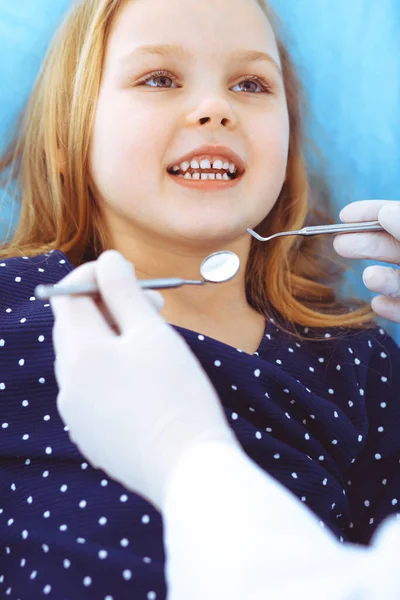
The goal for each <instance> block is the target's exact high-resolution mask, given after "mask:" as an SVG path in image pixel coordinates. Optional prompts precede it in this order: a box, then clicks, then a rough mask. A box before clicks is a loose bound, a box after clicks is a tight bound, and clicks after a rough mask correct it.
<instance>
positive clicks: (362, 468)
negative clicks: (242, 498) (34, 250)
mask: <svg viewBox="0 0 400 600" xmlns="http://www.w3.org/2000/svg"><path fill="white" fill-rule="evenodd" d="M0 266H1V267H2V268H0V290H1V293H0V436H1V441H2V443H1V444H0V452H1V458H0V460H1V463H0V469H1V484H2V493H1V496H0V556H2V560H1V561H0V597H3V596H4V597H10V598H21V599H25V598H41V597H42V596H48V597H49V598H60V599H61V598H63V599H65V600H68V599H74V600H80V599H88V600H92V599H93V600H95V599H96V600H100V599H101V600H103V599H104V600H118V599H123V598H127V597H129V598H135V599H137V600H165V598H166V586H165V580H164V550H163V540H162V522H161V518H160V515H159V514H158V513H157V511H155V510H154V508H153V507H152V506H151V505H150V504H148V503H147V502H145V501H144V500H143V499H141V498H140V497H138V496H136V495H135V494H133V493H131V492H128V491H127V490H126V489H124V488H123V486H121V485H119V484H117V483H116V482H114V481H113V480H111V479H108V478H107V477H105V474H104V473H103V472H101V471H99V470H95V469H93V468H92V467H91V466H90V465H88V463H87V462H86V461H85V459H84V458H83V457H82V456H81V455H80V453H79V452H78V450H77V448H76V447H75V446H74V445H72V444H71V443H70V441H69V438H68V428H67V427H65V426H64V424H63V423H62V422H61V420H60V418H59V416H58V413H57V408H56V402H55V401H56V396H57V386H56V382H55V378H54V372H53V362H54V351H53V348H52V326H53V316H52V311H51V308H50V305H49V304H48V303H44V302H42V301H38V300H36V299H35V297H34V296H33V291H34V289H35V286H36V285H38V284H39V283H56V282H57V281H59V280H60V279H62V278H63V277H64V276H65V275H66V274H67V273H68V272H69V271H70V270H71V269H72V268H73V266H72V265H71V263H70V262H69V260H68V259H67V257H66V256H65V255H64V254H63V253H62V252H60V251H54V252H51V253H49V254H47V255H41V256H36V257H33V258H29V259H28V258H26V257H23V258H10V259H7V260H5V261H3V262H2V263H1V265H0ZM276 323H277V319H271V320H267V321H266V329H265V335H264V337H263V339H262V341H261V343H260V346H259V348H258V349H257V351H256V352H255V353H254V354H253V355H249V354H248V353H246V352H244V351H243V350H242V349H241V348H233V347H231V346H228V345H226V344H223V343H222V342H219V341H217V340H214V339H212V338H209V337H207V336H206V335H204V334H203V333H201V332H193V331H190V330H187V329H184V328H180V327H176V330H177V331H178V332H179V333H180V334H181V335H182V336H183V337H184V338H185V340H186V341H187V343H188V344H189V346H190V347H191V348H192V350H193V351H194V352H195V354H196V355H197V357H198V358H199V360H200V362H201V363H202V365H203V367H204V369H205V370H206V372H207V373H208V375H209V377H210V379H211V381H212V383H213V384H214V386H215V388H216V390H217V392H218V394H219V396H220V398H221V401H222V403H223V406H224V409H225V411H226V416H227V418H228V422H229V423H230V425H231V427H232V428H233V429H234V431H235V433H236V435H237V437H238V439H239V441H240V443H241V444H242V446H243V448H244V449H245V451H246V452H247V453H248V455H249V456H250V457H251V458H253V460H255V461H256V462H257V463H258V464H259V465H260V466H261V467H262V468H263V469H265V470H266V471H267V472H269V473H270V474H271V475H273V476H274V477H275V478H276V479H277V480H279V481H280V482H281V483H283V484H284V485H285V486H286V487H287V488H289V489H290V490H291V491H292V492H293V493H294V494H295V495H297V496H298V498H299V499H300V500H301V501H302V502H304V503H306V504H308V505H309V506H311V507H312V509H313V510H314V511H315V513H316V514H317V516H318V518H319V520H320V523H321V527H326V528H329V529H330V530H331V531H333V533H334V534H335V535H336V536H337V538H338V539H339V540H340V541H347V540H351V541H357V542H360V543H368V541H369V540H370V538H371V535H372V533H373V532H374V531H375V529H376V527H377V526H378V525H379V523H380V522H381V521H382V520H383V519H384V518H385V517H386V516H387V515H389V514H391V513H396V512H397V511H398V510H399V505H398V502H399V498H400V462H399V461H400V436H399V435H398V431H399V430H400V406H399V404H400V400H399V392H398V390H399V389H400V351H399V349H398V348H397V346H396V345H395V344H394V342H393V341H392V340H391V339H390V338H388V337H387V336H386V334H385V332H384V331H383V330H380V329H375V330H372V331H366V332H362V333H360V332H355V333H354V334H352V333H350V332H349V333H346V334H343V332H341V333H340V335H339V336H338V332H337V331H333V330H330V331H322V332H319V333H320V337H322V338H323V339H322V340H321V341H315V340H314V339H313V338H314V337H315V332H313V331H311V329H308V328H305V329H304V330H303V331H302V333H303V336H304V339H297V338H295V337H294V336H288V335H287V334H284V333H283V332H282V331H281V330H280V329H279V328H278V327H277V325H276ZM321 333H322V336H321ZM232 529H233V530H234V523H233V524H232Z"/></svg>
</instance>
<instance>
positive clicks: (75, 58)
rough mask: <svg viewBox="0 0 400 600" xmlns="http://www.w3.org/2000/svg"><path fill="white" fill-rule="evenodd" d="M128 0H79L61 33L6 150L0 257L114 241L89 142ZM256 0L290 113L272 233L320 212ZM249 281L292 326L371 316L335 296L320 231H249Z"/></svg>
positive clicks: (75, 257)
mask: <svg viewBox="0 0 400 600" xmlns="http://www.w3.org/2000/svg"><path fill="white" fill-rule="evenodd" d="M125 1H126V0H80V1H79V2H77V3H74V5H73V6H72V8H71V9H70V11H69V13H68V14H67V16H66V18H65V20H64V21H63V23H62V25H61V27H60V28H59V30H58V31H57V33H56V35H55V38H54V40H53V42H52V44H51V47H50V49H49V51H48V53H47V56H46V58H45V60H44V63H43V66H42V69H41V71H40V74H39V76H38V79H37V81H36V84H35V87H34V90H33V92H32V94H31V96H30V99H29V101H28V103H27V105H26V108H25V111H24V113H23V115H22V117H21V119H20V121H19V124H18V126H17V130H16V133H15V136H14V139H13V140H12V142H11V144H10V145H9V147H8V148H7V150H6V151H5V153H4V154H3V156H2V157H0V174H2V175H3V176H6V174H8V181H15V182H16V184H17V194H18V197H19V198H20V200H21V213H20V219H19V223H18V227H17V229H16V231H15V232H14V235H13V237H12V238H11V239H9V240H7V241H6V242H5V243H3V244H2V245H1V246H0V258H6V257H11V256H19V255H21V256H33V255H37V254H43V253H46V252H49V251H50V250H53V249H59V250H61V251H62V252H64V253H65V254H66V256H67V257H68V258H69V260H70V261H71V262H72V263H73V264H74V266H79V265H80V264H81V263H82V262H86V261H87V260H95V259H96V257H97V256H99V255H100V254H101V253H102V252H103V251H104V250H107V249H109V248H110V247H111V246H110V241H109V234H108V233H107V231H106V227H105V223H104V222H103V220H102V218H101V215H100V212H99V210H98V208H97V205H96V201H95V197H94V195H93V193H92V191H91V189H90V186H89V178H88V151H89V143H90V135H91V131H92V127H93V122H94V116H95V110H96V99H97V98H98V95H99V89H100V82H101V76H102V69H103V62H104V54H105V48H106V44H107V39H108V35H109V30H110V26H111V24H112V22H113V19H114V18H115V16H116V14H117V13H118V11H119V10H120V9H121V6H122V5H123V4H124V2H125ZM256 1H257V2H258V4H259V5H260V6H261V8H262V9H263V11H264V12H265V14H266V16H267V18H268V19H269V21H270V23H271V25H272V27H273V28H274V31H275V35H276V40H277V45H278V50H279V54H280V59H281V63H282V71H283V78H284V85H285V91H286V98H287V105H288V112H289V119H290V143H289V157H288V164H287V177H286V182H285V184H284V187H283V189H282V191H281V194H280V196H279V198H278V200H277V202H276V204H275V206H274V208H273V210H272V211H271V212H270V214H269V215H268V216H267V217H266V218H265V219H264V221H263V222H262V223H260V225H259V226H258V228H257V231H258V233H260V234H261V235H263V236H267V235H269V234H271V233H275V232H277V231H284V230H291V229H299V228H301V227H302V226H303V225H304V224H305V222H306V219H309V218H310V216H311V217H312V215H313V214H314V213H312V212H311V211H310V209H309V182H308V177H307V171H306V167H305V161H304V158H303V148H304V135H303V131H302V107H303V93H302V89H301V85H300V82H299V81H298V79H297V76H296V73H295V69H294V65H293V63H292V60H291V58H290V56H289V53H288V50H287V48H286V46H285V45H284V43H283V41H282V39H281V36H279V35H278V32H277V28H278V21H277V18H276V15H274V14H273V13H272V11H271V9H270V8H269V7H267V6H266V5H265V3H264V1H263V0H256ZM60 157H62V163H63V168H62V175H61V174H60V173H61V169H60ZM321 218H325V219H326V218H327V217H326V216H322V217H321ZM267 246H268V247H267ZM245 281H246V294H247V300H248V302H249V304H250V306H252V307H253V308H254V309H256V310H257V311H258V312H259V313H260V314H264V315H266V316H271V315H272V314H274V315H275V316H276V315H278V320H279V317H281V318H282V323H283V322H285V323H289V324H290V325H291V326H294V329H295V330H297V326H303V327H314V328H315V327H316V328H320V327H340V328H343V327H349V328H363V327H365V326H370V325H371V323H372V315H373V313H372V311H371V310H370V309H369V307H368V306H367V305H363V304H362V303H360V302H357V301H354V303H353V305H352V308H351V309H349V306H347V307H346V306H344V305H343V304H341V303H340V302H339V301H338V300H337V298H336V293H335V290H334V287H333V280H332V281H330V280H328V279H327V262H326V254H325V251H324V250H323V242H321V240H320V238H300V237H297V238H296V237H283V238H278V239H277V240H275V241H273V242H269V243H268V245H267V244H262V243H259V242H257V241H256V240H254V239H253V240H252V247H251V250H250V256H249V260H248V265H247V269H246V274H245ZM278 324H279V323H278ZM297 334H298V331H297Z"/></svg>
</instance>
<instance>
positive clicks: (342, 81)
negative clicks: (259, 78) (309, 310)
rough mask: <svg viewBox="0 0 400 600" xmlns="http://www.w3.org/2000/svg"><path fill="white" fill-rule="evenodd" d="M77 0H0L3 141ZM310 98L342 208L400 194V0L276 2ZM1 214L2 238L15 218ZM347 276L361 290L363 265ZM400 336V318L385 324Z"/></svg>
mask: <svg viewBox="0 0 400 600" xmlns="http://www.w3.org/2000/svg"><path fill="white" fill-rule="evenodd" d="M69 5H70V0H52V1H51V2H49V0H18V1H17V2H12V3H10V1H9V0H0V81H1V85H0V147H1V146H2V145H4V144H5V142H6V139H7V134H8V132H9V130H10V126H11V125H12V123H13V120H14V118H15V117H16V115H17V114H18V112H19V110H20V109H21V107H22V106H23V104H24V102H25V100H26V98H27V96H28V94H29V91H30V89H31V87H32V84H33V82H34V80H35V78H36V75H37V73H38V70H39V68H40V64H41V61H42V58H43V56H44V54H45V51H46V48H47V45H48V42H49V40H50V38H51V36H52V33H53V31H54V29H55V27H56V25H57V23H58V22H59V21H60V19H61V18H62V16H63V14H64V13H65V10H66V9H67V8H68V7H69ZM271 5H272V6H273V7H274V9H275V10H276V12H277V13H278V15H279V16H280V17H281V20H282V22H283V24H284V26H285V29H286V31H287V34H288V38H287V41H288V42H289V47H290V49H291V50H292V54H293V56H294V58H295V62H296V64H297V66H298V69H299V71H300V76H301V78H302V80H303V82H304V85H305V89H306V91H307V95H308V99H309V102H310V106H311V117H312V118H311V119H310V121H309V123H308V131H309V134H310V136H311V137H312V138H313V139H315V141H316V142H317V144H318V145H319V147H320V148H321V150H322V152H323V154H324V156H325V157H326V159H327V160H326V164H327V171H326V175H327V177H328V181H329V184H330V186H331V189H332V193H333V201H334V205H335V212H336V214H338V213H339V210H340V208H342V207H343V206H344V205H345V204H347V203H349V202H352V201H355V200H361V199H366V198H384V199H399V198H400V192H399V190H400V169H399V167H398V165H399V164H400V136H399V130H398V111H399V104H400V103H399V101H400V69H399V62H400V58H399V57H400V35H399V33H400V2H399V1H398V0H380V1H379V2H371V0H351V2H348V0H335V2H334V3H333V2H332V0H295V1H294V0H271ZM16 216H17V211H15V210H14V211H13V215H11V213H10V210H9V208H8V207H7V206H3V208H2V209H1V213H0V221H1V225H2V228H0V238H5V236H6V232H7V229H8V225H9V223H14V222H15V220H16ZM366 264H369V263H364V264H363V265H361V264H360V263H352V265H351V266H352V269H351V272H350V275H349V278H348V284H347V285H349V286H351V287H352V288H353V290H355V292H356V293H357V294H358V295H359V296H362V297H364V298H367V299H368V298H370V297H371V296H372V294H370V293H369V292H368V291H367V290H366V289H365V287H364V286H363V284H362V282H361V268H362V266H365V265H366ZM384 324H385V326H386V327H388V328H389V329H390V330H391V332H392V334H394V335H395V336H396V337H397V340H398V341H399V342H400V326H399V327H394V326H393V325H392V324H389V323H384Z"/></svg>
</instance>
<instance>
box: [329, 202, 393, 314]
mask: <svg viewBox="0 0 400 600" xmlns="http://www.w3.org/2000/svg"><path fill="white" fill-rule="evenodd" d="M339 216H340V219H341V220H342V221H343V222H345V223H351V222H354V223H356V222H359V221H379V222H380V223H381V225H382V226H383V227H384V228H385V229H386V232H387V233H386V232H382V233H380V232H379V233H376V232H372V233H346V234H344V235H338V236H336V237H335V239H334V242H333V245H334V248H335V250H336V252H337V253H338V254H340V255H341V256H344V257H346V258H362V259H372V260H379V261H382V262H387V263H394V264H396V265H400V202H395V201H393V200H389V201H388V200H362V201H360V202H353V203H352V204H349V205H347V206H346V207H345V208H344V209H343V210H342V211H341V213H340V215H339ZM363 280H364V283H365V285H366V286H367V288H369V289H370V290H371V291H372V292H377V293H379V294H382V295H380V296H376V297H375V298H373V299H372V302H371V306H372V308H373V310H374V311H375V312H376V313H377V314H378V315H380V316H381V317H384V318H385V319H390V320H392V321H395V322H397V323H400V271H399V270H398V269H395V268H392V267H381V266H371V267H367V268H366V269H365V270H364V273H363Z"/></svg>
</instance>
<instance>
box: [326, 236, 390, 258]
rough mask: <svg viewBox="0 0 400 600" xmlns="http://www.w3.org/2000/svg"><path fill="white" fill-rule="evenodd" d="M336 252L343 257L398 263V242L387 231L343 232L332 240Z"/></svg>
mask: <svg viewBox="0 0 400 600" xmlns="http://www.w3.org/2000/svg"><path fill="white" fill-rule="evenodd" d="M333 247H334V248H335V250H336V252H337V253H338V254H340V255H341V256H344V257H345V258H357V259H358V258H362V259H373V260H380V261H382V262H389V263H395V264H399V263H400V242H399V241H398V240H396V239H395V238H394V237H392V236H391V235H390V234H389V233H380V232H379V233H378V232H376V233H345V234H341V235H337V236H336V237H335V239H334V240H333Z"/></svg>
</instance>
